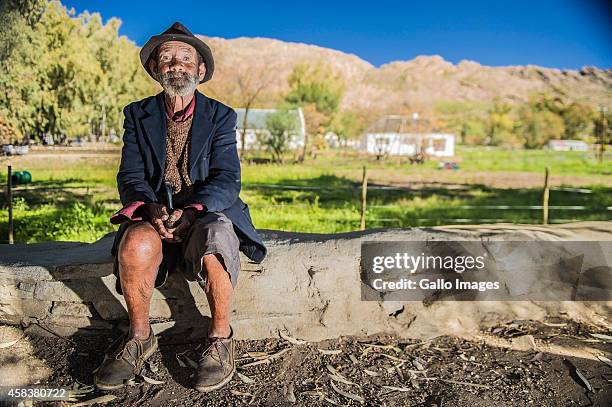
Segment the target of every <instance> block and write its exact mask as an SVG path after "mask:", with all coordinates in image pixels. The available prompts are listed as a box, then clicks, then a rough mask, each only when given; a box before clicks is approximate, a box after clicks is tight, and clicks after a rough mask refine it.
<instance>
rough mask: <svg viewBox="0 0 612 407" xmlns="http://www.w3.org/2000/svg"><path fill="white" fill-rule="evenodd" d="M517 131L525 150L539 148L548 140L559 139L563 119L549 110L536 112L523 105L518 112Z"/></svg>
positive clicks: (562, 127)
mask: <svg viewBox="0 0 612 407" xmlns="http://www.w3.org/2000/svg"><path fill="white" fill-rule="evenodd" d="M519 118H520V120H519V123H518V125H517V131H518V133H519V135H520V136H521V138H522V140H523V145H524V147H525V148H540V147H542V146H544V145H545V144H546V143H547V142H548V141H549V140H554V139H559V138H561V136H562V135H563V133H564V132H565V125H564V124H563V119H562V118H561V116H559V115H558V114H556V113H554V112H551V111H550V110H536V109H534V108H533V106H530V105H525V106H522V107H521V109H520V110H519Z"/></svg>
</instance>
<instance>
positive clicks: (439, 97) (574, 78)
mask: <svg viewBox="0 0 612 407" xmlns="http://www.w3.org/2000/svg"><path fill="white" fill-rule="evenodd" d="M200 37H201V38H202V39H203V40H204V41H205V42H206V43H208V44H209V45H210V47H211V49H212V51H213V55H214V57H215V75H214V77H213V80H212V81H211V82H209V84H207V87H206V90H208V91H209V92H210V93H212V94H213V95H214V96H216V97H218V98H220V99H222V100H223V99H224V98H225V99H227V98H228V97H227V94H232V93H235V92H236V91H237V90H236V88H237V87H238V85H237V83H238V78H239V77H244V76H245V75H250V76H252V77H254V78H255V82H257V81H258V80H265V81H269V85H268V86H266V88H265V95H264V96H263V97H262V98H261V99H260V102H259V105H264V106H266V105H267V106H271V105H273V104H274V103H275V102H276V101H278V100H280V99H281V98H282V95H283V94H284V93H285V92H287V90H288V84H287V78H288V76H289V74H290V73H291V70H292V68H293V66H294V65H295V64H296V63H299V62H316V61H318V60H322V61H324V62H326V63H328V64H330V65H331V66H332V68H333V69H334V70H335V71H337V72H340V73H341V75H342V77H343V79H344V81H345V83H346V92H345V95H344V97H343V100H342V107H344V108H354V109H359V110H362V109H363V110H365V109H368V110H377V111H388V112H392V111H394V110H397V107H398V106H414V105H418V106H430V107H431V106H433V105H434V104H435V103H436V102H446V101H453V102H470V103H476V104H477V103H479V102H485V103H486V102H490V101H491V100H493V99H494V98H495V97H499V98H501V99H502V100H505V101H508V102H511V103H516V102H523V101H526V100H527V99H528V96H529V94H530V93H532V92H535V91H545V90H547V91H550V92H552V93H557V94H560V95H563V96H564V97H565V98H567V99H568V100H571V101H582V102H587V103H590V104H593V105H599V104H604V105H608V106H610V105H611V104H612V69H598V68H595V67H583V68H582V69H580V70H571V69H556V68H544V67H540V66H535V65H527V66H503V67H491V66H485V65H480V64H479V63H477V62H474V61H468V60H463V61H461V62H460V63H458V64H453V63H451V62H448V61H445V60H444V58H442V57H441V56H439V55H421V56H418V57H416V58H414V59H412V60H409V61H394V62H391V63H388V64H384V65H382V66H380V67H378V68H377V67H375V66H373V65H372V64H370V63H369V62H367V61H365V60H363V59H361V58H359V57H358V56H356V55H353V54H348V53H345V52H341V51H337V50H333V49H329V48H323V47H319V46H315V45H308V44H302V43H293V42H284V41H279V40H276V39H270V38H245V37H241V38H236V39H224V38H218V37H205V36H200ZM266 78H267V79H266ZM230 99H231V98H230Z"/></svg>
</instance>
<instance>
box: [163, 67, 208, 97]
mask: <svg viewBox="0 0 612 407" xmlns="http://www.w3.org/2000/svg"><path fill="white" fill-rule="evenodd" d="M199 82H200V78H199V77H198V75H190V74H188V73H187V72H166V73H165V74H162V75H161V76H160V78H159V83H160V84H161V86H162V88H164V91H165V92H166V93H167V94H168V96H171V97H179V96H180V97H183V96H188V95H191V94H193V93H194V92H195V90H196V88H197V87H198V84H199Z"/></svg>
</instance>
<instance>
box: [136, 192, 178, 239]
mask: <svg viewBox="0 0 612 407" xmlns="http://www.w3.org/2000/svg"><path fill="white" fill-rule="evenodd" d="M142 211H143V215H144V217H145V218H146V219H147V220H148V221H149V222H151V225H153V227H154V228H155V230H156V231H157V233H159V237H161V239H162V240H164V241H172V240H173V236H172V233H171V232H169V231H168V230H167V229H166V226H164V222H165V221H167V220H168V218H169V215H168V210H167V209H166V207H165V206H164V205H162V204H159V203H156V202H151V203H148V204H145V205H144V207H143V210H142Z"/></svg>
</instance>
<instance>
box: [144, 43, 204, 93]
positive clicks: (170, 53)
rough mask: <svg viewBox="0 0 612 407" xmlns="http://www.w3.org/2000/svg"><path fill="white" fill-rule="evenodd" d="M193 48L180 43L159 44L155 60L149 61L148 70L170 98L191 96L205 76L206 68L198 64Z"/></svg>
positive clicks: (196, 54)
mask: <svg viewBox="0 0 612 407" xmlns="http://www.w3.org/2000/svg"><path fill="white" fill-rule="evenodd" d="M198 62H199V58H198V53H197V51H196V49H195V48H194V47H192V46H191V45H189V44H186V43H184V42H181V41H168V42H164V43H163V44H161V45H160V46H159V48H158V51H157V60H151V62H150V68H151V71H152V72H155V73H156V76H157V80H158V81H159V83H160V84H161V85H162V87H163V88H164V90H165V91H166V93H168V94H169V95H170V96H187V95H190V94H192V93H193V92H194V91H195V89H196V88H197V86H198V84H199V83H200V81H201V80H202V79H203V78H204V75H205V74H206V66H205V65H204V63H200V64H198Z"/></svg>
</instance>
